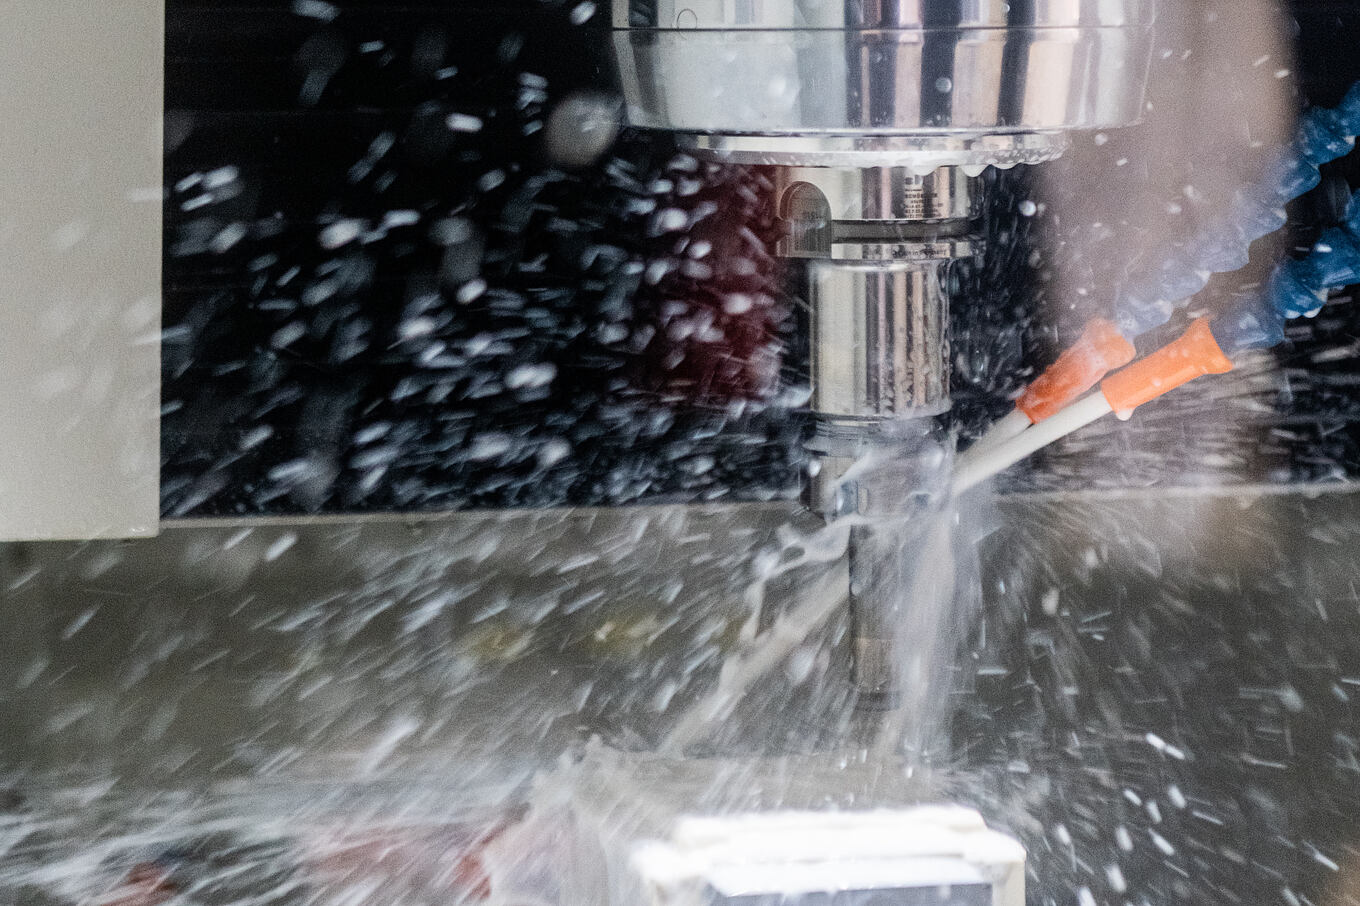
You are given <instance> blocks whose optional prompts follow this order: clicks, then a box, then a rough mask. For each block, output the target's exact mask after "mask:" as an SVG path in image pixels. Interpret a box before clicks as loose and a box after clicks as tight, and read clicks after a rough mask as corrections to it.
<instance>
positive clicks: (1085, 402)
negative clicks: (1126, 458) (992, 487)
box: [953, 392, 1114, 494]
mask: <svg viewBox="0 0 1360 906" xmlns="http://www.w3.org/2000/svg"><path fill="white" fill-rule="evenodd" d="M1113 411H1114V410H1113V409H1112V408H1110V403H1109V401H1108V400H1106V399H1105V394H1103V393H1099V392H1096V393H1092V394H1090V395H1089V396H1087V397H1085V398H1083V399H1081V400H1078V401H1077V402H1075V403H1073V404H1072V405H1070V406H1068V407H1066V408H1065V409H1061V410H1059V411H1058V412H1057V413H1056V414H1055V415H1053V416H1051V417H1050V418H1047V419H1045V420H1044V421H1041V422H1040V423H1039V424H1037V425H1034V426H1032V427H1031V428H1029V429H1028V430H1026V431H1024V432H1023V433H1021V434H1019V435H1018V436H1016V437H1013V438H1011V439H1010V440H1008V441H1004V442H999V443H995V444H993V445H991V446H990V447H987V448H984V449H982V450H977V447H973V448H971V449H969V450H967V451H966V452H964V453H961V454H960V455H959V458H958V460H957V462H956V465H955V467H954V484H953V492H954V493H955V494H962V493H964V492H965V491H967V490H969V489H971V488H973V487H975V486H976V485H978V484H980V483H982V482H984V481H986V480H987V479H988V478H991V477H992V476H993V475H996V474H997V473H999V472H1002V471H1005V470H1006V469H1009V468H1010V467H1011V466H1013V465H1015V464H1016V463H1017V462H1019V461H1020V460H1022V459H1024V458H1025V457H1026V456H1029V455H1030V454H1031V453H1033V452H1035V451H1036V450H1040V449H1042V448H1043V447H1046V446H1048V445H1049V444H1051V443H1053V442H1054V441H1055V440H1058V439H1059V438H1062V437H1065V436H1067V435H1068V434H1071V433H1072V432H1073V431H1076V430H1077V429H1078V428H1083V427H1085V426H1086V425H1089V424H1091V422H1093V421H1095V420H1096V419H1098V418H1101V417H1102V416H1105V415H1109V414H1110V413H1111V412H1113ZM975 450H976V451H977V452H976V453H975V452H974V451H975Z"/></svg>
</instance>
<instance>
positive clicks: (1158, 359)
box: [1100, 318, 1233, 412]
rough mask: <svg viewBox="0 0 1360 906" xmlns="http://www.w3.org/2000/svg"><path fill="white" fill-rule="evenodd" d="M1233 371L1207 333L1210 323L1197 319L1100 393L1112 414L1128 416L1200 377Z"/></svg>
mask: <svg viewBox="0 0 1360 906" xmlns="http://www.w3.org/2000/svg"><path fill="white" fill-rule="evenodd" d="M1232 368H1233V363H1232V360H1231V359H1229V358H1228V357H1227V356H1226V355H1224V354H1223V350H1222V349H1221V348H1220V347H1219V345H1218V341H1217V340H1215V339H1214V335H1213V332H1212V331H1211V330H1209V319H1208V318H1199V319H1197V320H1195V321H1193V322H1191V324H1190V326H1189V327H1188V328H1187V329H1186V331H1185V333H1183V334H1181V336H1180V337H1179V338H1178V339H1175V340H1172V341H1171V342H1170V343H1168V344H1166V345H1165V346H1163V347H1162V348H1161V349H1159V350H1157V351H1156V352H1154V353H1152V354H1151V355H1149V356H1148V357H1147V358H1145V359H1143V360H1141V361H1139V362H1137V363H1136V364H1133V365H1130V366H1129V367H1128V368H1125V369H1124V370H1123V371H1121V372H1119V373H1118V374H1114V375H1111V376H1110V377H1108V378H1106V379H1105V381H1104V383H1102V384H1101V385H1100V390H1101V392H1102V393H1103V394H1105V400H1106V401H1107V402H1108V403H1109V404H1110V408H1111V409H1113V410H1114V411H1115V412H1131V411H1133V410H1134V409H1136V408H1138V407H1139V406H1141V405H1143V403H1146V402H1148V401H1149V400H1155V399H1156V398H1157V397H1159V396H1161V395H1162V394H1164V393H1168V392H1170V391H1172V390H1175V389H1176V388H1177V387H1179V386H1181V385H1182V384H1185V383H1188V382H1189V381H1193V380H1194V379H1195V378H1197V377H1200V376H1201V375H1205V374H1223V373H1225V372H1228V371H1232Z"/></svg>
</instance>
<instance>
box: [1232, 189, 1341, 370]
mask: <svg viewBox="0 0 1360 906" xmlns="http://www.w3.org/2000/svg"><path fill="white" fill-rule="evenodd" d="M1356 282H1360V192H1356V193H1355V194H1354V195H1353V196H1351V201H1350V205H1349V206H1348V207H1347V209H1346V220H1345V222H1344V223H1343V224H1342V225H1341V226H1337V227H1332V228H1331V229H1329V230H1327V231H1325V232H1324V233H1323V234H1322V237H1321V238H1320V239H1318V241H1317V243H1316V244H1315V245H1314V246H1313V250H1312V252H1310V253H1309V254H1308V256H1307V257H1305V258H1299V259H1296V260H1293V261H1288V262H1286V263H1284V264H1282V265H1280V266H1279V267H1277V268H1276V269H1275V272H1274V273H1273V274H1272V275H1271V278H1270V280H1269V281H1268V282H1267V283H1266V285H1265V287H1264V288H1263V289H1262V290H1261V291H1260V292H1257V293H1253V294H1252V295H1251V296H1248V297H1247V298H1245V299H1243V300H1242V301H1240V302H1238V303H1237V304H1236V305H1234V306H1233V307H1232V308H1230V309H1229V310H1228V311H1226V312H1224V313H1223V314H1221V315H1219V316H1218V317H1217V318H1214V320H1213V323H1212V325H1211V329H1212V330H1213V333H1214V339H1215V340H1217V341H1218V345H1219V348H1221V349H1222V350H1223V352H1224V353H1225V354H1226V355H1228V356H1232V355H1234V354H1236V353H1238V352H1241V351H1242V350H1245V349H1266V348H1268V347H1271V346H1274V345H1275V344H1276V343H1280V342H1282V341H1283V340H1284V323H1285V321H1288V320H1290V319H1292V318H1299V317H1312V316H1313V315H1316V314H1317V313H1318V311H1319V310H1321V308H1322V304H1323V302H1325V301H1326V298H1327V292H1328V291H1329V290H1332V289H1337V288H1340V287H1343V286H1349V285H1351V284H1352V283H1356Z"/></svg>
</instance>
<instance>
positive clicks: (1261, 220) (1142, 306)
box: [1113, 82, 1360, 351]
mask: <svg viewBox="0 0 1360 906" xmlns="http://www.w3.org/2000/svg"><path fill="white" fill-rule="evenodd" d="M1356 135H1360V82H1357V83H1356V84H1355V85H1353V86H1351V89H1350V91H1349V92H1347V93H1346V97H1345V98H1344V99H1343V100H1342V102H1341V104H1340V106H1338V107H1336V108H1335V109H1326V108H1321V107H1314V108H1312V109H1311V110H1309V111H1308V112H1307V113H1305V114H1304V115H1303V117H1302V118H1301V120H1300V121H1299V128H1298V132H1297V134H1296V136H1295V138H1294V141H1293V143H1291V144H1290V145H1289V146H1288V147H1287V148H1286V149H1284V150H1283V151H1282V152H1281V153H1280V154H1279V155H1278V156H1277V157H1276V158H1275V161H1274V163H1272V164H1271V165H1270V167H1269V168H1268V169H1267V173H1266V178H1265V179H1264V180H1263V181H1262V182H1261V183H1259V184H1258V185H1256V186H1253V187H1251V188H1250V189H1247V190H1244V191H1242V192H1239V193H1238V194H1237V196H1236V197H1235V198H1234V200H1233V203H1232V205H1231V207H1230V209H1229V212H1228V215H1227V216H1226V217H1225V218H1224V219H1223V220H1222V221H1221V222H1220V223H1219V224H1218V225H1216V226H1213V227H1210V228H1209V229H1208V230H1206V231H1205V232H1204V233H1202V234H1201V235H1200V236H1198V237H1197V238H1196V239H1195V240H1193V241H1192V242H1189V243H1187V244H1185V245H1183V246H1179V247H1176V248H1172V249H1168V250H1167V251H1166V252H1164V253H1163V254H1161V255H1159V256H1158V257H1159V258H1160V259H1161V261H1162V264H1161V266H1160V267H1158V268H1157V269H1156V270H1154V271H1152V272H1150V273H1148V274H1146V275H1145V276H1143V277H1142V278H1140V279H1138V280H1135V281H1133V282H1132V283H1130V284H1127V285H1126V286H1125V287H1124V288H1123V289H1121V290H1120V292H1119V294H1118V295H1117V296H1116V298H1115V309H1114V311H1115V314H1114V318H1113V320H1114V323H1115V325H1116V326H1117V327H1118V329H1119V332H1120V333H1121V334H1123V335H1124V336H1125V337H1127V338H1129V339H1132V338H1134V337H1137V336H1140V335H1141V334H1144V333H1146V332H1147V331H1149V330H1151V329H1153V328H1154V327H1160V326H1161V325H1162V324H1165V323H1166V322H1167V321H1168V320H1169V319H1170V318H1171V316H1172V314H1174V313H1175V310H1176V308H1177V307H1179V306H1180V305H1182V304H1184V302H1185V301H1186V300H1187V299H1189V298H1190V297H1191V296H1193V295H1195V294H1196V293H1198V292H1199V291H1200V290H1201V289H1203V288H1204V286H1205V284H1206V283H1208V282H1209V277H1210V276H1211V275H1212V274H1214V273H1223V272H1227V271H1235V270H1237V269H1239V268H1241V267H1244V266H1245V265H1246V263H1247V254H1248V249H1249V247H1250V246H1251V244H1252V242H1254V241H1255V240H1257V239H1260V238H1261V237H1262V236H1265V235H1267V234H1269V233H1273V232H1275V231H1276V230H1278V229H1279V228H1280V227H1282V226H1284V224H1285V212H1284V205H1285V204H1286V203H1288V202H1290V201H1292V200H1293V199H1295V198H1298V197H1299V196H1300V195H1303V194H1304V193H1305V192H1307V191H1309V190H1310V189H1312V188H1313V187H1315V186H1316V185H1317V184H1318V183H1319V182H1320V181H1321V179H1322V176H1321V174H1320V173H1319V172H1318V167H1319V166H1321V165H1322V164H1324V163H1327V162H1328V161H1333V160H1336V159H1337V158H1339V157H1342V156H1344V155H1345V154H1347V153H1348V152H1349V151H1350V150H1351V149H1352V148H1353V147H1354V146H1355V136H1356ZM1347 235H1348V236H1350V235H1351V234H1347ZM1348 241H1351V240H1349V239H1348ZM1304 260H1310V259H1304ZM1334 260H1335V261H1339V260H1340V259H1339V258H1338V259H1334ZM1296 263H1297V262H1296ZM1316 266H1319V267H1323V266H1324V265H1322V264H1320V263H1319V264H1318V265H1316ZM1296 273H1298V272H1296ZM1300 276H1301V277H1303V276H1307V277H1308V278H1309V279H1311V278H1312V276H1313V275H1304V274H1301V273H1300ZM1296 301H1297V300H1296ZM1267 345H1270V344H1267ZM1242 348H1246V347H1242ZM1225 351H1226V347H1225Z"/></svg>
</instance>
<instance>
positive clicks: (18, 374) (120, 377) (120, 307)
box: [0, 0, 165, 540]
mask: <svg viewBox="0 0 1360 906" xmlns="http://www.w3.org/2000/svg"><path fill="white" fill-rule="evenodd" d="M164 31H165V27H164V8H163V2H162V0H117V2H108V0H14V2H11V3H7V4H5V7H4V15H3V16H0V86H3V87H2V88H0V123H3V124H4V128H3V129H0V540H20V539H47V538H93V537H135V536H143V535H152V534H155V532H156V525H157V518H158V494H159V472H160V463H159V459H160V451H159V444H160V423H159V419H160V329H161V326H160V323H161V285H160V284H161V183H162V176H161V173H162V167H161V160H162V149H161V128H162V126H161V120H162V110H163V100H162V95H163V89H164V51H163V46H164Z"/></svg>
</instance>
